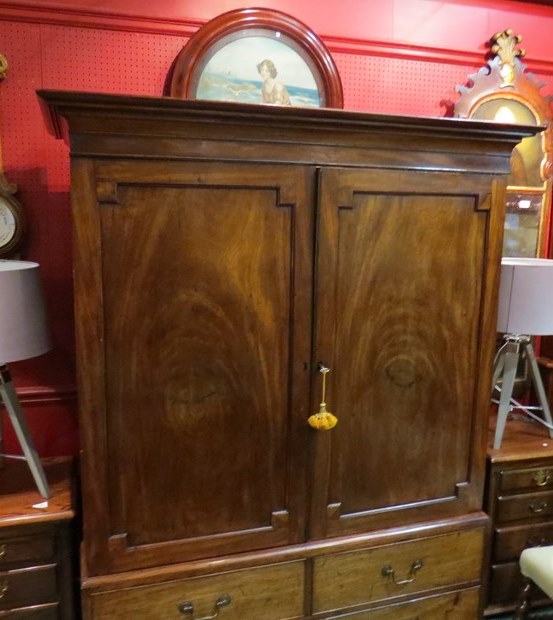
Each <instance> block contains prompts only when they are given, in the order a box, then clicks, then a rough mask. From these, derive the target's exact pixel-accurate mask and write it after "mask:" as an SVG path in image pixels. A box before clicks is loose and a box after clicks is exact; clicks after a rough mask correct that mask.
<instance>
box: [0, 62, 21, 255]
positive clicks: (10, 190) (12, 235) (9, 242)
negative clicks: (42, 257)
mask: <svg viewBox="0 0 553 620" xmlns="http://www.w3.org/2000/svg"><path fill="white" fill-rule="evenodd" d="M7 70H8V61H7V60H6V58H5V56H2V54H0V80H3V79H4V78H5V77H6V72H7ZM16 191H17V186H16V185H14V184H13V183H10V182H9V181H8V179H7V178H6V177H5V175H4V171H3V169H2V145H1V144H0V258H17V257H18V254H17V252H18V250H19V249H20V247H21V244H22V242H23V237H24V233H25V229H26V221H25V217H24V215H23V210H22V209H21V206H20V205H19V202H18V201H17V200H16V199H15V198H14V196H13V194H15V192H16Z"/></svg>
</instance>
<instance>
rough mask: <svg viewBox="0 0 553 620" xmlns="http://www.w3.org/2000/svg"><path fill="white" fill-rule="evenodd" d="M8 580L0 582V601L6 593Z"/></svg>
mask: <svg viewBox="0 0 553 620" xmlns="http://www.w3.org/2000/svg"><path fill="white" fill-rule="evenodd" d="M8 585H9V584H8V580H7V579H4V581H0V599H2V598H4V595H5V594H6V592H7V591H8Z"/></svg>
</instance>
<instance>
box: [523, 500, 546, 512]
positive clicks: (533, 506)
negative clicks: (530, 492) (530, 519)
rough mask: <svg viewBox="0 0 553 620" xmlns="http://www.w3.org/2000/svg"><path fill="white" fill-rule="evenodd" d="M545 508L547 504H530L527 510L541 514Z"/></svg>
mask: <svg viewBox="0 0 553 620" xmlns="http://www.w3.org/2000/svg"><path fill="white" fill-rule="evenodd" d="M546 508H547V502H541V504H537V503H536V502H532V503H531V504H529V505H528V510H529V511H530V512H533V513H534V514H537V513H539V512H543V511H544V510H545V509H546Z"/></svg>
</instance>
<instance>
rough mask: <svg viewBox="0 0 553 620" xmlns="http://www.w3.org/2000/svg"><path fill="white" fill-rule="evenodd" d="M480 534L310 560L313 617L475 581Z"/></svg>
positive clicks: (479, 563)
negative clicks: (317, 614) (312, 574)
mask: <svg viewBox="0 0 553 620" xmlns="http://www.w3.org/2000/svg"><path fill="white" fill-rule="evenodd" d="M483 548H484V532H483V530H481V529H477V530H467V531H463V532H456V533H453V534H447V535H444V536H435V537H430V538H422V539H417V540H412V541H408V542H403V543H399V544H394V545H385V546H382V547H376V548H374V549H365V550H360V551H352V552H348V553H340V554H334V555H329V556H323V557H320V558H316V559H315V560H314V583H313V594H314V605H313V610H314V612H315V613H318V612H324V611H333V610H339V609H347V608H352V607H354V606H366V605H368V604H370V603H373V602H377V601H380V600H384V599H391V598H395V597H399V596H405V595H407V594H411V593H416V592H423V591H425V590H431V589H434V588H439V587H445V586H450V585H456V584H463V583H469V582H478V581H479V580H480V578H481V571H482V555H483Z"/></svg>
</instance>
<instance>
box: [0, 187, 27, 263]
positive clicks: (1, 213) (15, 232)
mask: <svg viewBox="0 0 553 620" xmlns="http://www.w3.org/2000/svg"><path fill="white" fill-rule="evenodd" d="M25 228H26V222H25V218H24V216H23V211H22V210H21V207H20V206H19V203H18V202H17V200H16V199H15V198H14V197H13V196H10V195H9V194H4V193H0V258H6V257H13V256H14V255H15V254H16V252H17V251H18V250H19V248H20V246H21V243H22V242H23V238H24V232H25Z"/></svg>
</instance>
